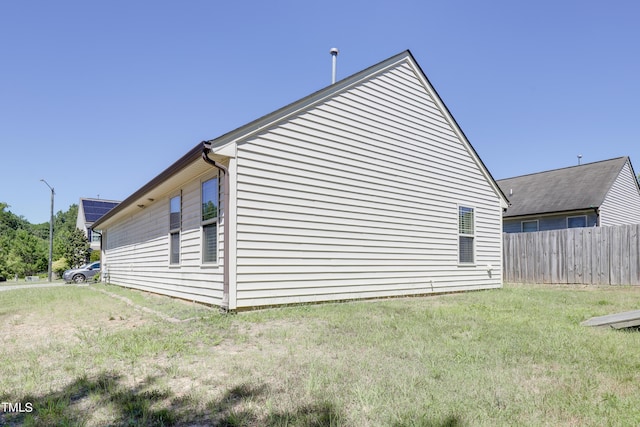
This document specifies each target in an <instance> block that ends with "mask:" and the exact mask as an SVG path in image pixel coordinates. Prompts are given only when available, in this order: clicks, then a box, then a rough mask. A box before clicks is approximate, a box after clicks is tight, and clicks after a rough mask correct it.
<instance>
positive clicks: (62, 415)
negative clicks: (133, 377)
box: [0, 373, 344, 427]
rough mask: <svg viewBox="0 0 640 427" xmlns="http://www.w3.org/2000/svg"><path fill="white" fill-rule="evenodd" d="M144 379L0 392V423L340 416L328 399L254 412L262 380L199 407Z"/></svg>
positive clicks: (311, 426)
mask: <svg viewBox="0 0 640 427" xmlns="http://www.w3.org/2000/svg"><path fill="white" fill-rule="evenodd" d="M156 381H157V379H156V378H147V379H145V380H144V381H142V383H140V384H139V385H137V386H135V387H130V388H128V387H125V386H124V385H123V384H122V376H121V375H117V374H111V373H102V374H100V375H99V376H97V377H96V378H94V379H89V378H87V377H80V378H78V379H76V380H75V381H74V382H73V383H71V384H69V385H67V386H66V387H64V388H63V389H62V390H59V391H55V392H52V393H49V394H45V395H42V396H24V397H23V398H20V399H19V400H16V398H15V397H11V396H6V395H0V400H1V401H2V402H12V407H11V408H9V411H7V409H6V408H5V409H4V410H3V408H2V407H0V425H3V426H4V425H7V426H82V425H87V424H92V425H96V424H97V425H109V426H154V427H160V426H220V427H232V426H234V427H240V426H247V427H253V426H267V427H277V426H308V427H321V426H340V425H344V423H343V420H344V417H343V416H342V414H341V413H340V411H339V410H338V409H337V408H336V407H335V405H333V404H332V403H330V402H320V403H314V404H311V405H303V406H300V407H298V408H295V409H294V410H292V411H285V412H269V413H266V414H265V413H262V412H260V413H258V412H257V411H256V410H254V409H252V407H253V408H255V407H256V403H255V401H256V400H259V399H260V398H261V396H263V395H264V394H266V392H267V391H268V390H267V387H266V386H265V385H259V386H252V385H247V384H240V385H238V386H235V387H232V388H230V389H228V390H226V392H225V393H224V395H223V396H222V397H221V398H219V399H216V400H214V401H211V402H208V403H207V404H206V405H204V406H205V408H204V409H201V408H202V407H203V405H200V404H199V402H194V401H193V399H191V398H189V397H177V396H175V394H174V393H173V392H172V391H171V390H169V389H162V388H159V387H157V386H156Z"/></svg>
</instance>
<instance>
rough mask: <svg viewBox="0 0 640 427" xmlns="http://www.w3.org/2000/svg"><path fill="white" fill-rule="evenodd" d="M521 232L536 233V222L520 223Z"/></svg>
mask: <svg viewBox="0 0 640 427" xmlns="http://www.w3.org/2000/svg"><path fill="white" fill-rule="evenodd" d="M522 231H523V232H525V233H526V232H529V231H538V220H535V221H522Z"/></svg>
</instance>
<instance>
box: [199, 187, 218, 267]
mask: <svg viewBox="0 0 640 427" xmlns="http://www.w3.org/2000/svg"><path fill="white" fill-rule="evenodd" d="M219 201H220V189H219V188H218V177H215V178H213V179H210V180H208V181H204V182H203V183H202V218H201V219H202V262H203V263H215V262H216V261H217V251H218V208H219V205H220V203H219Z"/></svg>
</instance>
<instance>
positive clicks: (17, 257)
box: [0, 202, 46, 277]
mask: <svg viewBox="0 0 640 427" xmlns="http://www.w3.org/2000/svg"><path fill="white" fill-rule="evenodd" d="M8 208H9V205H7V204H6V203H2V202H0V276H3V277H12V276H13V275H15V274H16V273H17V274H20V275H24V274H25V272H27V274H31V273H33V272H34V269H37V268H38V266H40V265H41V261H42V260H38V259H35V258H34V257H36V258H37V256H39V255H41V252H40V251H39V250H38V245H37V244H36V242H37V241H38V240H39V239H38V238H37V237H35V236H34V239H35V240H34V239H31V238H30V237H27V236H32V235H33V226H32V225H31V224H30V223H29V221H27V220H26V219H25V218H23V217H19V216H17V215H15V214H13V213H12V212H11V211H9V210H8ZM29 248H32V249H34V253H33V254H31V253H28V252H29ZM23 255H24V256H25V257H26V258H25V259H23ZM45 265H46V257H45Z"/></svg>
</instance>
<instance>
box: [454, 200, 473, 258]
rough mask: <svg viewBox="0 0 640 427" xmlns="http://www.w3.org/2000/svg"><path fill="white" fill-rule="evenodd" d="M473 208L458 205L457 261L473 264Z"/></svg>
mask: <svg viewBox="0 0 640 427" xmlns="http://www.w3.org/2000/svg"><path fill="white" fill-rule="evenodd" d="M474 221H475V220H474V209H473V208H470V207H467V206H458V262H459V263H461V264H473V263H474V261H475V253H474V252H475V250H474V246H475V224H474Z"/></svg>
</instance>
